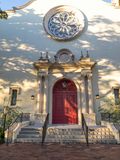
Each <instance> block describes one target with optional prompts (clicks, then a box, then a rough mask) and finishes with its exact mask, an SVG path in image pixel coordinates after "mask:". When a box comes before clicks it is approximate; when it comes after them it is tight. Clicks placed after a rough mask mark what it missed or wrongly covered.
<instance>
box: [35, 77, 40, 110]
mask: <svg viewBox="0 0 120 160" xmlns="http://www.w3.org/2000/svg"><path fill="white" fill-rule="evenodd" d="M40 85H41V81H40V79H39V80H38V85H37V86H38V89H37V90H38V91H37V106H36V113H39V112H40Z"/></svg>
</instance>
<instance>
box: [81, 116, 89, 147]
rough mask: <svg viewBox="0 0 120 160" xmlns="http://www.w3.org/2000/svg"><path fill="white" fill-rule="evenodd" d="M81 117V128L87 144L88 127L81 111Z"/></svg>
mask: <svg viewBox="0 0 120 160" xmlns="http://www.w3.org/2000/svg"><path fill="white" fill-rule="evenodd" d="M81 119H82V129H83V132H84V135H85V139H86V144H87V146H89V138H88V130H89V129H88V126H87V123H86V120H85V117H84V114H83V113H82V114H81Z"/></svg>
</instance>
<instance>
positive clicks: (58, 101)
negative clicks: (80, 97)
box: [52, 78, 78, 124]
mask: <svg viewBox="0 0 120 160" xmlns="http://www.w3.org/2000/svg"><path fill="white" fill-rule="evenodd" d="M52 123H53V124H77V123H78V106H77V88H76V86H75V84H74V82H73V81H71V80H68V79H65V78H64V79H62V80H59V81H57V82H56V83H55V85H54V87H53V109H52Z"/></svg>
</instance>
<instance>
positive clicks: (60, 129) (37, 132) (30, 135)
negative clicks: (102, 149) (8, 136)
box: [16, 126, 116, 143]
mask: <svg viewBox="0 0 120 160" xmlns="http://www.w3.org/2000/svg"><path fill="white" fill-rule="evenodd" d="M16 141H17V142H21V141H24V142H37V143H38V142H39V143H40V142H41V141H42V128H35V127H32V126H28V127H24V128H22V129H21V131H20V133H19V135H18V136H17V140H16ZM45 142H58V143H72V142H74V143H80V142H84V143H86V140H85V135H84V132H83V130H82V129H81V127H80V126H79V128H77V126H75V127H74V126H69V127H67V126H50V127H49V128H48V130H47V134H46V138H45ZM89 142H90V143H116V140H115V138H114V136H113V134H112V132H111V131H110V130H109V129H108V128H106V127H104V126H95V127H92V128H89Z"/></svg>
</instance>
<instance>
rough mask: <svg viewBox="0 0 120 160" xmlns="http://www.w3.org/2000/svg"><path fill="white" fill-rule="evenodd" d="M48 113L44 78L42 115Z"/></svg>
mask: <svg viewBox="0 0 120 160" xmlns="http://www.w3.org/2000/svg"><path fill="white" fill-rule="evenodd" d="M47 111H48V76H44V82H43V113H44V114H46V113H47Z"/></svg>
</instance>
